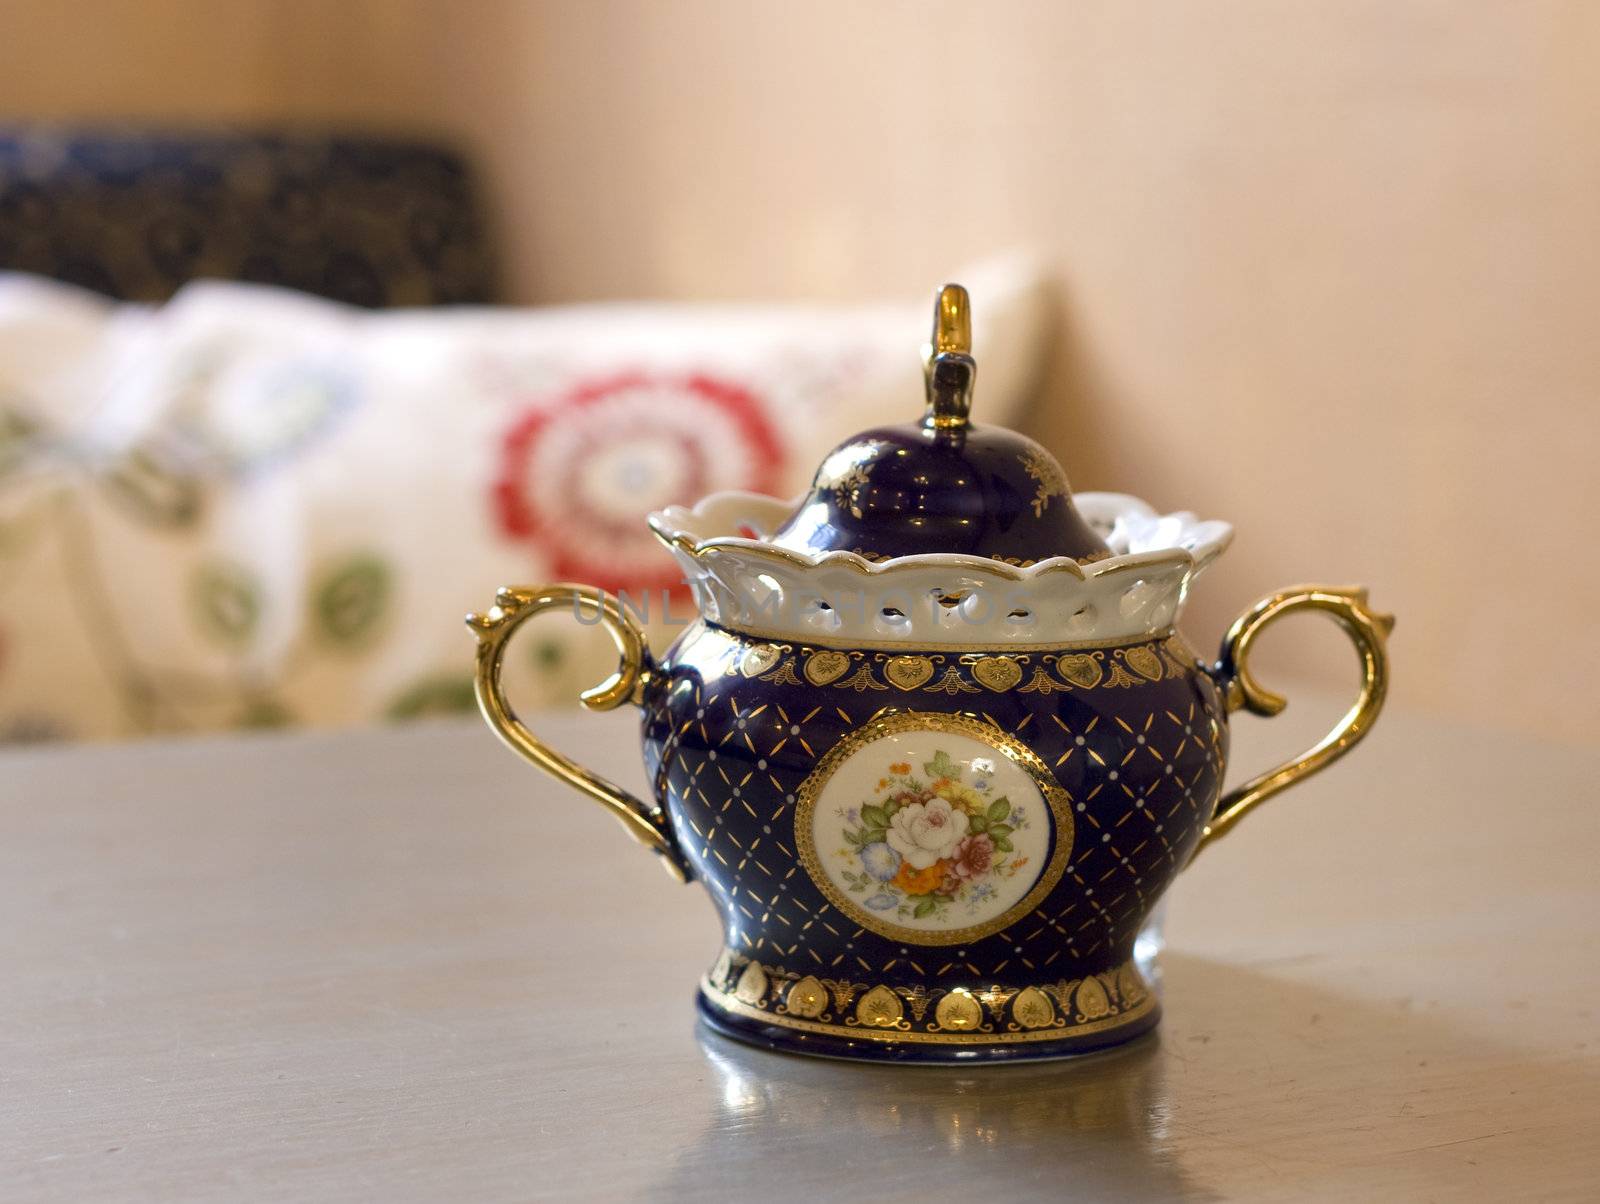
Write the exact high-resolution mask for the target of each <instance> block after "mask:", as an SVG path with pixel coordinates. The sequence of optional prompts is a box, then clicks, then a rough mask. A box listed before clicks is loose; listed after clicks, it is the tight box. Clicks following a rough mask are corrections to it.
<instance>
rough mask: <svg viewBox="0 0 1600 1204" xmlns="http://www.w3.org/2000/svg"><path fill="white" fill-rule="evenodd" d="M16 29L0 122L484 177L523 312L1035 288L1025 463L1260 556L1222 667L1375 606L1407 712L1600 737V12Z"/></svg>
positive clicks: (577, 13) (372, 17) (46, 23)
mask: <svg viewBox="0 0 1600 1204" xmlns="http://www.w3.org/2000/svg"><path fill="white" fill-rule="evenodd" d="M67 9H71V11H72V13H73V14H75V16H74V17H67V16H63V15H61V11H59V10H67ZM91 10H93V11H94V12H95V14H96V16H95V20H93V21H92V22H89V24H90V25H92V26H93V28H92V29H90V30H88V31H87V33H86V32H85V31H84V30H83V29H82V28H81V26H82V25H83V24H84V19H83V17H82V14H84V13H85V12H88V11H91ZM4 11H5V13H6V14H7V15H6V18H5V19H6V24H7V26H8V36H7V38H5V39H0V103H3V106H4V112H3V115H5V116H16V115H42V116H83V115H94V114H111V115H133V116H165V117H173V116H178V117H185V118H197V119H198V118H205V117H209V116H225V117H232V118H268V119H281V118H290V119H319V118H330V117H331V118H344V119H350V120H355V121H363V122H377V123H382V124H393V123H410V124H416V125H420V126H422V127H425V128H434V129H440V130H444V131H447V132H452V133H456V134H459V135H460V136H462V137H464V138H466V139H468V140H469V141H470V142H471V143H472V144H473V145H474V146H475V147H476V148H477V150H478V151H479V153H480V155H481V157H482V160H483V162H484V164H485V166H486V168H487V170H488V173H489V178H490V180H491V183H492V185H493V190H494V196H495V199H496V202H497V204H498V208H499V211H500V216H501V222H502V227H503V235H504V238H505V241H506V243H507V246H508V254H509V257H510V262H511V265H512V269H513V276H514V280H515V282H516V288H517V290H518V293H519V296H520V297H521V298H522V299H524V300H528V301H543V300H566V299H572V298H581V297H618V296H632V295H640V294H645V295H659V296H668V295H670V296H684V297H766V296H802V295H806V296H811V295H822V296H836V297H845V296H854V295H857V294H860V293H863V292H871V293H874V294H881V293H886V292H893V293H905V292H907V291H908V290H909V291H915V290H921V289H924V288H931V287H932V286H933V285H934V284H935V283H937V282H938V281H939V280H941V279H942V278H943V277H944V276H945V275H946V274H947V273H949V272H950V271H951V270H953V269H954V267H956V266H957V265H959V264H961V263H963V262H965V261H969V260H971V259H973V258H975V257H978V256H981V255H983V254H985V253H987V252H990V251H992V250H995V249H997V248H1010V247H1018V246H1022V247H1033V248H1037V249H1038V250H1039V251H1041V252H1042V253H1044V254H1046V255H1048V256H1049V257H1050V259H1051V260H1052V262H1053V263H1054V265H1055V267H1056V270H1057V272H1058V274H1059V278H1060V280H1061V284H1062V290H1061V305H1060V312H1059V316H1058V322H1057V329H1058V340H1057V343H1056V348H1055V352H1054V355H1053V357H1052V363H1051V366H1050V369H1049V372H1048V374H1047V376H1046V379H1045V380H1044V381H1043V382H1042V391H1043V400H1044V404H1043V406H1042V408H1041V411H1040V415H1039V418H1038V420H1037V422H1036V433H1038V434H1040V435H1041V436H1042V437H1044V438H1046V439H1047V440H1048V441H1049V442H1051V443H1052V444H1053V445H1054V446H1055V447H1056V448H1057V450H1058V451H1060V452H1061V453H1062V454H1063V457H1064V459H1065V461H1066V463H1067V467H1068V470H1069V472H1070V473H1071V475H1072V477H1073V480H1074V483H1075V484H1076V485H1077V486H1078V487H1116V488H1123V489H1127V490H1130V491H1133V492H1137V493H1142V494H1144V495H1145V496H1147V497H1150V498H1151V499H1152V500H1154V501H1156V502H1158V503H1159V504H1161V505H1164V506H1168V507H1174V506H1183V507H1192V508H1194V509H1197V510H1200V511H1203V512H1205V513H1206V514H1210V515H1217V516H1222V517H1228V518H1231V519H1232V520H1234V521H1235V522H1236V523H1237V524H1238V526H1239V532H1240V533H1239V540H1238V542H1237V544H1236V545H1235V548H1234V550H1233V551H1232V552H1231V553H1230V554H1229V556H1228V557H1227V558H1226V559H1225V560H1224V562H1223V563H1222V564H1221V565H1220V566H1219V568H1218V569H1217V570H1216V571H1215V576H1214V577H1212V578H1210V579H1209V580H1208V581H1207V582H1206V583H1205V584H1204V586H1203V587H1202V589H1201V590H1200V592H1199V594H1198V596H1197V598H1196V600H1195V603H1194V606H1193V610H1192V612H1191V613H1192V616H1193V617H1192V620H1191V622H1190V623H1189V628H1190V630H1191V632H1192V633H1193V634H1194V635H1195V636H1196V637H1197V639H1200V638H1201V637H1203V640H1202V642H1204V643H1207V644H1209V643H1210V642H1211V640H1212V639H1213V638H1214V637H1215V635H1216V634H1218V633H1220V630H1221V627H1222V626H1223V625H1224V623H1225V621H1226V618H1227V617H1228V616H1229V615H1230V614H1231V613H1232V612H1234V611H1236V610H1237V609H1239V608H1240V607H1241V606H1243V605H1244V604H1245V603H1246V602H1247V601H1248V600H1249V599H1250V598H1252V597H1253V596H1254V595H1255V594H1257V593H1259V592H1262V591H1264V590H1266V589H1268V588H1271V587H1273V586H1276V585H1280V584H1285V583H1288V582H1293V581H1299V580H1305V579H1320V580H1335V581H1362V582H1366V583H1369V584H1370V585H1372V587H1373V591H1374V595H1373V596H1374V600H1375V601H1376V602H1377V603H1379V604H1380V605H1382V606H1384V607H1387V608H1391V609H1393V610H1394V611H1396V612H1397V613H1398V614H1399V616H1400V627H1399V629H1398V632H1397V635H1396V641H1395V657H1396V695H1397V697H1399V698H1400V699H1402V700H1404V701H1406V702H1409V703H1411V704H1413V705H1418V706H1423V707H1428V708H1431V709H1433V710H1436V711H1439V712H1443V713H1448V714H1454V715H1460V716H1466V717H1474V718H1489V719H1498V720H1500V721H1503V722H1507V723H1515V724H1519V725H1521V726H1524V727H1527V728H1531V729H1534V730H1539V731H1544V732H1548V733H1551V734H1555V735H1561V736H1565V737H1586V738H1591V739H1592V738H1594V737H1595V736H1597V735H1600V705H1597V702H1596V698H1595V695H1594V693H1593V686H1592V683H1593V682H1595V680H1596V678H1597V676H1600V655H1597V648H1600V639H1597V637H1596V636H1595V635H1594V634H1593V633H1592V632H1591V630H1590V624H1591V617H1590V614H1589V609H1590V605H1591V599H1592V598H1593V597H1594V596H1595V595H1596V593H1597V592H1600V589H1597V587H1600V568H1597V558H1596V557H1595V556H1594V555H1592V554H1591V553H1590V552H1589V547H1588V542H1589V541H1588V532H1589V529H1590V528H1591V527H1592V524H1593V519H1594V518H1595V517H1596V511H1597V509H1600V507H1597V506H1596V505H1595V503H1594V501H1593V500H1592V499H1593V497H1594V495H1595V494H1596V492H1597V490H1596V486H1595V483H1594V478H1595V475H1596V474H1595V469H1594V461H1595V457H1596V448H1597V440H1600V337H1597V326H1600V73H1597V72H1596V71H1595V70H1594V64H1595V63H1596V62H1600V5H1597V4H1593V3H1587V2H1585V0H1568V2H1565V3H1555V2H1537V0H1532V2H1523V3H1510V2H1506V3H1486V2H1462V0H1457V2H1453V3H1447V2H1439V3H1421V2H1409V3H1408V2H1402V0H1374V2H1364V0H1317V2H1306V3H1298V4H1285V3H1282V2H1281V0H1229V2H1227V3H1213V4H1194V3H1186V2H1172V3H1144V4H1128V3H1125V2H1121V0H1093V2H1085V3H1046V2H1040V3H1012V4H997V3H990V4H983V5H974V4H966V3H953V2H950V0H938V2H931V0H924V2H922V3H916V4H909V3H908V4H887V3H879V4H862V3H846V2H837V3H835V2H827V3H813V4H809V5H803V6H802V5H794V4H789V3H776V2H772V3H727V4H713V3H700V2H687V0H673V2H672V3H661V2H651V0H639V2H637V3H614V2H591V3H583V4H580V3H549V4H539V3H516V2H513V0H469V2H456V3H443V2H440V3H433V2H430V0H389V2H380V0H359V2H356V0H351V2H348V3H345V4H342V5H323V4H315V3H270V2H268V0H247V2H241V3H236V4H232V5H229V4H216V3H210V4H193V3H191V4H180V3H174V2H173V0H162V2H161V3H156V4H150V3H145V4H140V5H132V4H128V5H78V6H56V5H54V4H46V3H42V2H41V3H37V4H35V3H29V4H17V3H13V4H11V5H8V6H7V7H6V9H5V10H4ZM69 22H71V24H73V25H74V26H76V27H79V28H74V29H68V28H67V26H68V23H69ZM11 35H15V36H11ZM45 64H48V65H50V67H51V69H50V70H49V71H48V72H42V71H40V70H39V68H40V66H41V65H45ZM908 353H909V349H908ZM980 354H981V348H980ZM979 404H980V406H981V404H982V403H981V395H980V401H979ZM841 433H842V432H841ZM1584 519H1588V520H1590V521H1589V522H1588V523H1585V522H1583V521H1582V520H1584ZM1307 638H1308V639H1310V638H1311V637H1307ZM1298 642H1299V641H1298V640H1297V639H1296V637H1295V636H1294V635H1293V634H1291V635H1290V636H1288V637H1286V638H1283V639H1280V641H1279V644H1280V652H1281V653H1283V654H1284V655H1285V656H1286V655H1287V652H1288V647H1289V646H1291V645H1293V644H1295V643H1298ZM1313 642H1314V643H1315V644H1316V650H1315V654H1314V660H1315V662H1316V664H1318V665H1319V666H1322V665H1323V663H1324V661H1323V659H1322V658H1323V657H1324V656H1325V654H1327V653H1329V652H1331V642H1330V641H1328V640H1325V639H1321V638H1317V639H1315V640H1313ZM1332 671H1339V670H1338V667H1337V666H1335V668H1334V669H1333V670H1332Z"/></svg>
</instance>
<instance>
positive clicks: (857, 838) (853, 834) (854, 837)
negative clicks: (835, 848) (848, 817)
mask: <svg viewBox="0 0 1600 1204" xmlns="http://www.w3.org/2000/svg"><path fill="white" fill-rule="evenodd" d="M844 838H845V842H846V843H847V844H853V845H857V846H859V845H860V844H861V843H862V840H863V839H864V838H863V837H862V835H861V833H860V832H857V831H855V830H853V829H851V828H846V829H845V830H844ZM846 877H848V875H846Z"/></svg>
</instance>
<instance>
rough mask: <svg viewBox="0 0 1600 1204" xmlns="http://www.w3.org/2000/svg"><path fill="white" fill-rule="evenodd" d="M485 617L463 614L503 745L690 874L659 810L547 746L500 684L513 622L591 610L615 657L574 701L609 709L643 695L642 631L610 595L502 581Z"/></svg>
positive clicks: (487, 715) (484, 702)
mask: <svg viewBox="0 0 1600 1204" xmlns="http://www.w3.org/2000/svg"><path fill="white" fill-rule="evenodd" d="M494 601H495V604H494V606H493V607H492V608H491V609H490V610H489V611H488V613H487V614H481V615H480V614H470V615H468V616H467V626H468V627H469V628H471V629H472V633H473V634H474V635H475V636H477V637H478V671H477V676H476V678H475V679H474V683H473V685H474V689H475V691H476V693H477V696H478V707H479V709H480V710H482V711H483V717H484V719H485V720H486V721H487V722H488V724H489V726H490V727H491V728H493V729H494V732H495V735H497V736H499V737H500V739H501V740H503V741H504V742H505V744H506V745H507V746H508V747H509V748H510V749H511V750H512V751H513V752H516V753H519V754H521V755H522V756H524V757H526V758H527V759H528V760H530V761H532V762H533V763H534V764H535V765H537V766H538V767H539V768H540V769H542V770H544V771H545V772H546V773H548V774H550V775H551V776H552V777H554V778H556V779H558V780H560V781H562V782H565V783H566V784H567V785H568V786H571V787H572V788H573V789H574V790H578V791H580V792H582V793H583V794H586V795H588V796H589V797H590V798H592V799H594V800H595V801H596V802H598V803H599V804H600V805H601V806H602V807H604V808H605V809H606V810H608V811H610V812H611V813H612V814H613V815H615V816H616V817H617V818H618V819H619V820H621V821H622V826H623V827H624V828H626V829H627V830H628V834H629V835H630V836H632V837H633V838H634V839H635V840H637V841H638V842H639V843H640V844H642V845H644V846H646V847H647V848H649V849H652V850H653V851H655V852H656V853H659V854H660V855H661V859H662V863H663V864H664V865H665V866H666V867H667V872H668V873H670V874H671V875H672V876H673V877H674V878H676V879H677V880H678V881H679V882H687V881H688V880H689V878H690V876H691V875H690V872H689V864H688V862H687V861H686V860H685V859H684V857H683V854H682V852H681V851H679V849H678V845H677V841H676V840H675V839H674V838H673V836H672V830H671V828H670V827H669V826H668V821H667V817H666V815H665V813H664V812H663V811H662V809H661V808H660V807H655V806H651V805H650V804H648V803H646V802H645V801H644V800H642V799H639V798H635V797H634V796H633V795H631V794H629V793H628V792H627V791H626V790H624V789H622V787H620V786H618V785H616V784H615V783H614V782H610V781H608V780H606V779H605V778H603V777H601V776H600V775H599V774H597V773H592V772H590V771H589V770H587V769H585V768H584V767H583V766H582V765H579V764H578V763H577V762H576V761H574V760H572V759H571V758H570V757H565V756H562V754H560V753H558V752H557V751H556V750H555V749H553V748H551V747H550V746H549V745H548V744H546V743H545V742H544V741H543V740H541V739H539V737H538V736H536V735H534V734H533V732H532V730H531V729H529V727H528V726H527V725H526V724H525V723H523V722H522V720H521V719H519V718H517V715H516V712H515V711H513V710H512V709H511V704H510V702H508V701H507V700H506V695H505V689H504V686H503V685H502V683H501V672H502V670H503V668H504V665H505V655H506V646H507V644H509V643H510V641H511V637H512V635H514V634H515V633H516V631H517V629H518V628H519V627H521V626H522V624H523V623H525V622H527V621H528V620H529V619H531V618H533V616H534V615H538V614H543V613H544V612H546V611H549V610H556V609H560V608H563V607H565V608H567V609H570V610H571V611H572V612H573V614H574V615H578V614H582V613H584V612H586V611H592V612H593V613H594V614H595V616H596V620H595V621H597V622H598V623H599V624H600V626H602V627H604V628H605V631H606V634H607V635H609V636H610V637H611V642H612V643H613V644H615V645H616V646H617V655H618V657H619V658H620V660H619V663H618V665H617V671H616V672H615V673H613V674H612V675H611V676H610V677H608V678H606V680H605V681H603V682H601V683H600V684H599V685H597V686H594V687H593V688H591V689H588V690H585V691H584V692H583V693H582V694H580V695H579V696H578V698H579V701H581V702H582V703H583V705H584V706H585V707H587V708H589V709H590V710H591V711H609V710H612V709H613V708H615V707H619V706H621V705H622V704H623V703H625V702H631V703H634V704H635V705H638V704H639V703H641V702H642V701H643V699H644V691H645V687H646V686H647V685H648V684H649V681H650V673H651V669H650V653H649V648H648V645H647V644H646V642H645V635H644V631H643V630H642V629H641V628H640V627H639V624H638V623H636V622H634V620H633V618H632V617H631V616H629V615H628V614H627V613H626V612H625V611H624V610H623V609H622V607H621V606H619V605H618V604H617V600H616V599H615V598H612V597H610V596H608V595H607V594H605V593H603V592H601V591H600V590H598V589H595V588H593V587H592V586H587V585H542V586H537V587H531V588H530V587H511V586H507V587H506V588H503V589H501V590H499V591H498V592H496V594H495V599H494Z"/></svg>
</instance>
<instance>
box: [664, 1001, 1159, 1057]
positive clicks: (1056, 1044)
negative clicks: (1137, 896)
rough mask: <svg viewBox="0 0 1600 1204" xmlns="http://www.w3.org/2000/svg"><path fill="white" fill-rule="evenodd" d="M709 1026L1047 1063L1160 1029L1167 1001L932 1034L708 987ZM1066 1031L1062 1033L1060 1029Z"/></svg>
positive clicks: (777, 1042)
mask: <svg viewBox="0 0 1600 1204" xmlns="http://www.w3.org/2000/svg"><path fill="white" fill-rule="evenodd" d="M696 1004H697V1006H698V1008H699V1012H700V1017H701V1019H702V1020H703V1021H704V1022H705V1024H706V1025H707V1027H709V1028H711V1029H712V1030H713V1031H715V1032H718V1033H721V1034H722V1035H723V1036H726V1037H731V1038H733V1039H734V1040H736V1041H742V1042H744V1043H745V1044H747V1045H754V1046H756V1047H758V1048H761V1049H770V1050H776V1051H778V1052H780V1053H794V1054H803V1055H806V1056H809V1057H819V1058H835V1059H841V1060H844V1061H850V1062H894V1063H900V1064H914V1065H945V1066H948V1065H971V1064H974V1063H978V1062H1042V1061H1054V1060H1059V1059H1062V1058H1072V1057H1078V1056H1080V1055H1083V1054H1088V1053H1094V1052H1097V1051H1100V1050H1104V1049H1107V1048H1110V1047H1111V1046H1115V1045H1121V1044H1122V1043H1124V1042H1127V1041H1132V1040H1133V1039H1134V1038H1136V1037H1139V1036H1142V1035H1143V1034H1145V1033H1147V1032H1149V1031H1150V1030H1151V1029H1153V1028H1155V1026H1156V1024H1157V1023H1158V1022H1159V1021H1160V1019H1161V1008H1160V1005H1159V1004H1158V1003H1156V1001H1155V999H1154V997H1153V996H1152V997H1151V998H1150V999H1149V1001H1148V1006H1145V1007H1141V1008H1138V1009H1131V1010H1130V1011H1129V1012H1128V1013H1126V1014H1125V1015H1124V1016H1122V1017H1118V1018H1116V1019H1118V1020H1119V1021H1120V1022H1119V1023H1113V1024H1108V1025H1096V1026H1087V1025H1086V1026H1083V1028H1082V1029H1080V1030H1079V1031H1076V1032H1073V1031H1072V1030H1070V1029H1067V1030H1053V1031H1051V1032H1048V1033H1047V1032H1040V1031H1029V1032H1025V1033H1024V1032H1017V1033H1012V1032H995V1033H981V1032H964V1033H949V1034H942V1033H941V1034H933V1033H921V1032H899V1031H888V1030H884V1029H875V1028H867V1027H864V1026H863V1027H858V1028H855V1029H853V1030H852V1029H850V1028H848V1027H846V1026H844V1025H832V1024H817V1023H806V1022H804V1021H801V1020H797V1019H796V1018H794V1017H791V1016H785V1015H778V1014H772V1013H763V1012H761V1011H760V1010H758V1009H756V1008H753V1007H747V1006H744V1005H741V1004H739V1002H738V1001H737V1000H734V999H729V998H728V997H727V996H723V995H719V994H717V993H713V992H710V991H707V989H706V988H705V986H704V985H702V986H701V988H700V990H699V991H698V992H697V993H696ZM1054 1031H1060V1032H1061V1035H1060V1036H1056V1035H1054Z"/></svg>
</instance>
